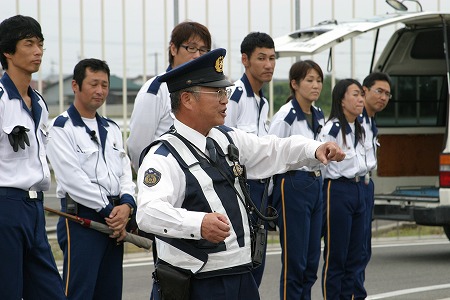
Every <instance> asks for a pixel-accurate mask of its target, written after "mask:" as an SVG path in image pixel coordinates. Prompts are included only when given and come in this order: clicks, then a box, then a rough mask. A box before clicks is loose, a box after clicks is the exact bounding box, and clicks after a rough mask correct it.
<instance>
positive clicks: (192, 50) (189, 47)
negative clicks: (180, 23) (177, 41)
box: [181, 45, 210, 54]
mask: <svg viewBox="0 0 450 300" xmlns="http://www.w3.org/2000/svg"><path fill="white" fill-rule="evenodd" d="M181 47H183V48H184V49H186V51H187V52H189V53H197V51H198V52H200V54H205V53H207V52H209V51H210V49H208V48H206V47H200V48H197V47H195V46H192V45H181Z"/></svg>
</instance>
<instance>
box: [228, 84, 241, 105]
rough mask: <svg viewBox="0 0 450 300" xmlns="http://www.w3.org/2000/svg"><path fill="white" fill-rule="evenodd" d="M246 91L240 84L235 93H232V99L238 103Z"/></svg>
mask: <svg viewBox="0 0 450 300" xmlns="http://www.w3.org/2000/svg"><path fill="white" fill-rule="evenodd" d="M243 92H244V89H243V88H242V87H241V86H238V87H237V88H236V89H235V90H234V92H233V94H231V97H230V100H233V101H234V102H236V103H239V100H241V96H242V93H243Z"/></svg>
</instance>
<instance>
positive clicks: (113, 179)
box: [48, 58, 136, 300]
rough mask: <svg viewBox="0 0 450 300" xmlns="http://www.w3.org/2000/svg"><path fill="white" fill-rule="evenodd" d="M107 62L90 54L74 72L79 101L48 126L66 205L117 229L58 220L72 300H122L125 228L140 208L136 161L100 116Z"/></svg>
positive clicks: (50, 155)
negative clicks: (133, 172)
mask: <svg viewBox="0 0 450 300" xmlns="http://www.w3.org/2000/svg"><path fill="white" fill-rule="evenodd" d="M109 78H110V71H109V67H108V65H107V64H106V62H104V61H102V60H99V59H95V58H90V59H83V60H81V61H80V62H78V63H77V65H76V66H75V68H74V71H73V80H72V90H73V92H74V94H75V100H74V102H73V104H72V105H71V106H70V107H69V108H68V109H67V110H66V111H65V112H63V113H62V114H61V115H59V116H58V117H56V118H55V119H54V120H53V122H52V127H51V128H50V141H49V143H48V158H49V160H50V162H51V164H52V166H53V169H54V171H55V176H56V181H57V184H58V186H57V188H56V194H57V197H58V198H60V199H61V210H62V211H64V212H67V213H69V214H73V215H77V216H79V217H82V218H87V219H90V220H93V221H96V222H100V223H103V224H107V225H108V226H109V228H111V229H112V230H113V234H112V235H110V236H108V235H106V234H103V233H101V232H98V231H95V230H92V229H89V228H85V227H83V226H82V225H81V224H78V223H75V222H71V221H69V220H67V219H65V218H60V219H59V222H58V226H57V230H58V242H59V246H60V247H61V249H62V250H63V252H64V270H63V277H64V281H65V287H66V295H67V298H68V299H80V300H81V299H96V300H97V299H98V300H100V299H105V300H106V299H108V300H112V299H122V262H123V243H120V241H121V240H122V239H123V238H124V237H125V235H126V232H125V226H126V225H127V223H128V220H129V217H130V216H131V215H132V213H133V211H134V210H135V208H136V203H135V200H134V193H135V184H134V183H133V181H132V178H131V165H130V160H129V159H128V156H127V155H126V154H125V149H124V147H123V142H122V132H121V130H120V128H119V126H118V125H117V124H116V123H114V122H113V121H112V120H110V119H107V118H104V117H101V116H100V115H99V114H98V113H97V109H99V108H100V107H101V106H102V105H103V103H104V102H105V101H106V97H107V96H108V92H109Z"/></svg>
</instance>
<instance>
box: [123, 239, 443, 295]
mask: <svg viewBox="0 0 450 300" xmlns="http://www.w3.org/2000/svg"><path fill="white" fill-rule="evenodd" d="M373 242H374V245H373V256H372V260H371V262H370V264H369V266H368V268H367V273H366V288H367V291H368V293H369V297H368V298H367V300H375V299H390V300H437V299H439V300H442V299H449V298H448V297H450V274H449V270H450V243H449V242H448V240H447V239H446V238H445V237H443V236H437V237H436V236H433V237H427V238H420V239H419V238H401V239H397V238H390V239H379V240H374V241H373ZM280 259H281V258H280V249H279V247H278V245H275V246H271V247H270V249H269V251H268V255H267V265H266V270H265V273H264V277H263V282H262V285H261V287H260V292H261V299H262V300H275V299H279V297H278V280H279V274H280V269H281V264H280ZM321 266H322V264H321ZM321 266H320V269H319V272H318V277H319V278H320V270H321ZM152 271H153V262H152V260H151V254H150V253H141V254H138V255H136V254H134V255H130V256H127V257H126V258H125V261H124V294H123V299H124V300H140V299H149V293H150V290H151V272H152ZM312 299H322V294H321V291H320V279H319V280H318V282H317V283H316V285H315V286H314V287H313V295H312Z"/></svg>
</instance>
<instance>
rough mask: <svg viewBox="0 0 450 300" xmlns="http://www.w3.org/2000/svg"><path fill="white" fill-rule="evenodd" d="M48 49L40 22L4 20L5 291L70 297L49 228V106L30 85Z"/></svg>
mask: <svg viewBox="0 0 450 300" xmlns="http://www.w3.org/2000/svg"><path fill="white" fill-rule="evenodd" d="M43 54H44V36H43V35H42V30H41V26H40V25H39V23H38V22H37V21H36V20H35V19H33V18H31V17H26V16H21V15H17V16H14V17H11V18H8V19H5V20H4V21H3V22H2V23H1V24H0V61H1V64H2V67H3V70H5V73H4V74H3V77H2V78H1V79H0V237H1V243H0V257H1V262H2V266H1V267H0V295H1V297H0V298H2V299H65V296H64V290H63V286H62V281H61V276H59V273H58V269H57V268H56V263H55V259H54V258H53V255H52V251H51V248H50V245H49V243H48V240H47V233H46V231H45V215H44V204H43V200H44V199H43V198H44V196H43V193H42V191H47V190H48V189H49V187H50V170H49V167H48V164H47V158H46V155H45V145H46V144H47V121H48V110H47V105H46V104H45V102H44V99H43V98H42V97H41V96H40V95H39V94H38V93H37V92H36V91H35V90H33V89H32V88H31V87H30V82H31V77H32V74H33V73H35V72H37V71H38V70H39V67H40V66H41V62H42V55H43Z"/></svg>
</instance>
